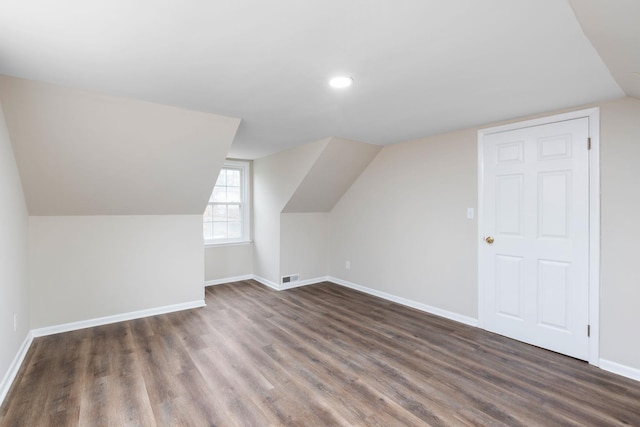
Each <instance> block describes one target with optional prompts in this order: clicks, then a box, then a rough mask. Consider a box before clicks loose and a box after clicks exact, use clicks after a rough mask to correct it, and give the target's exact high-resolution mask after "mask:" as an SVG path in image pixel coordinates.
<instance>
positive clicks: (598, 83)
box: [0, 0, 640, 159]
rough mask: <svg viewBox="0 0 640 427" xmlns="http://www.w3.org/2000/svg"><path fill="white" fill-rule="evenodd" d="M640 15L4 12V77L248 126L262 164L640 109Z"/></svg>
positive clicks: (292, 3)
mask: <svg viewBox="0 0 640 427" xmlns="http://www.w3.org/2000/svg"><path fill="white" fill-rule="evenodd" d="M639 4H640V2H638V1H637V0H607V1H606V2H603V1H601V0H571V1H570V2H569V1H568V0H518V1H513V0H484V1H477V0H447V1H445V0H402V1H398V0H395V1H394V0H349V1H346V0H323V1H321V2H320V1H316V2H309V1H300V0H274V1H270V2H265V1H259V0H234V1H199V0H182V1H179V2H178V1H175V2H171V1H160V2H158V1H151V0H142V1H137V2H132V1H130V0H94V1H90V2H88V1H82V0H58V1H55V2H52V1H48V0H0V74H7V75H11V76H16V77H21V78H26V79H32V80H38V81H44V82H48V83H54V84H59V85H63V86H70V87H74V88H79V89H88V90H94V91H99V92H105V93H108V94H111V95H117V96H124V97H131V98H136V99H141V100H147V101H152V102H158V103H162V104H168V105H173V106H178V107H182V108H188V109H193V110H198V111H204V112H209V113H215V114H219V115H226V116H231V117H238V118H241V119H242V122H241V124H240V127H239V130H238V133H237V135H236V138H235V140H234V142H233V144H232V146H231V149H230V151H229V156H230V157H237V158H248V159H255V158H259V157H262V156H265V155H268V154H272V153H275V152H278V151H281V150H284V149H287V148H291V147H293V146H296V145H300V144H303V143H307V142H311V141H316V140H319V139H322V138H325V137H329V136H337V137H342V138H347V139H351V140H356V141H362V142H368V143H373V144H391V143H396V142H400V141H405V140H410V139H415V138H419V137H423V136H428V135H432V134H436V133H442V132H446V131H450V130H454V129H460V128H465V127H469V126H474V125H480V124H485V123H490V122H494V121H499V120H503V119H509V118H515V117H520V116H524V115H529V114H535V113H541V112H546V111H551V110H554V109H560V108H565V107H572V106H576V105H581V104H585V103H589V102H596V101H601V100H605V99H612V98H617V97H621V96H624V95H625V93H626V94H628V95H632V96H638V93H639V92H640V77H636V76H635V75H633V74H631V72H633V71H640V63H639V61H640V48H639V46H638V42H639V40H640V34H639V32H638V29H637V27H638V26H637V25H636V22H637V20H638V19H637V18H638V17H640V10H639V7H638V5H639ZM574 10H575V13H574ZM603 14H604V19H603V20H601V19H600V18H601V17H602V16H603ZM576 16H577V18H576ZM583 28H584V31H583ZM585 33H586V34H585ZM587 36H588V37H587ZM623 41H624V43H623ZM594 46H595V47H594ZM596 49H599V50H601V54H599V53H598V51H597V50H596ZM627 58H632V59H627ZM603 59H604V61H606V62H603ZM336 74H347V75H350V76H352V77H353V78H354V85H353V86H352V87H351V88H350V89H348V90H340V91H336V90H334V89H331V88H330V87H329V86H328V84H327V82H328V80H329V78H330V77H332V76H334V75H336ZM614 77H615V79H614Z"/></svg>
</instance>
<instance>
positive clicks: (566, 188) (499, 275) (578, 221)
mask: <svg viewBox="0 0 640 427" xmlns="http://www.w3.org/2000/svg"><path fill="white" fill-rule="evenodd" d="M588 132H589V122H588V119H587V118H580V119H573V120H567V121H562V122H557V123H550V124H546V125H541V126H532V127H527V128H523V129H516V130H510V131H506V132H499V133H494V134H489V135H485V136H484V138H483V140H482V145H481V152H482V153H481V155H482V169H481V170H482V171H483V172H482V175H481V177H480V179H481V183H482V188H481V191H482V203H481V207H482V210H481V212H480V216H479V218H480V222H479V227H480V231H481V234H482V236H483V238H484V237H488V236H491V237H492V238H493V243H492V244H489V243H482V244H481V245H480V249H479V283H480V288H481V292H480V295H481V299H482V300H481V303H480V316H479V317H480V324H481V326H482V327H484V328H485V329H488V330H490V331H493V332H497V333H499V334H502V335H506V336H509V337H512V338H515V339H518V340H521V341H525V342H528V343H531V344H534V345H537V346H541V347H544V348H548V349H550V350H554V351H557V352H560V353H564V354H567V355H570V356H573V357H577V358H581V359H587V358H588V356H589V339H588V336H587V325H588V320H589V316H588V313H589V298H588V296H589V280H588V279H589V155H588V150H587V139H588Z"/></svg>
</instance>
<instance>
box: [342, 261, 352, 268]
mask: <svg viewBox="0 0 640 427" xmlns="http://www.w3.org/2000/svg"><path fill="white" fill-rule="evenodd" d="M344 268H346V269H347V270H351V261H347V262H345V263H344Z"/></svg>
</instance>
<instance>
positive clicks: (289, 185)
mask: <svg viewBox="0 0 640 427" xmlns="http://www.w3.org/2000/svg"><path fill="white" fill-rule="evenodd" d="M328 142H329V139H323V140H320V141H317V142H312V143H309V144H305V145H302V146H300V147H297V148H293V149H291V150H287V151H283V152H281V153H278V154H274V155H272V156H268V157H263V158H262V159H258V160H255V161H254V162H253V189H254V193H253V235H254V245H253V248H254V253H253V269H254V274H256V275H257V276H259V277H261V278H264V279H267V280H269V281H271V282H273V283H276V284H277V283H280V213H281V212H282V210H283V209H284V207H285V205H286V204H287V202H288V201H289V199H290V198H291V196H292V195H293V193H294V192H295V190H296V189H297V188H298V187H299V186H300V183H301V182H302V179H303V178H304V177H305V175H306V174H307V173H308V171H309V169H310V168H311V166H312V165H313V163H314V162H315V161H316V160H317V158H318V156H319V155H320V153H321V152H322V150H323V149H324V148H325V147H326V145H327V144H328Z"/></svg>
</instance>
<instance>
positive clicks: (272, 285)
mask: <svg viewBox="0 0 640 427" xmlns="http://www.w3.org/2000/svg"><path fill="white" fill-rule="evenodd" d="M252 278H253V280H255V281H256V282H258V283H261V284H263V285H265V286H268V287H270V288H271V289H275V290H276V291H279V290H280V286H278V284H277V283H276V282H272V281H271V280H267V279H265V278H264V277H260V276H256V275H255V274H254V275H253V277H252Z"/></svg>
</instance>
